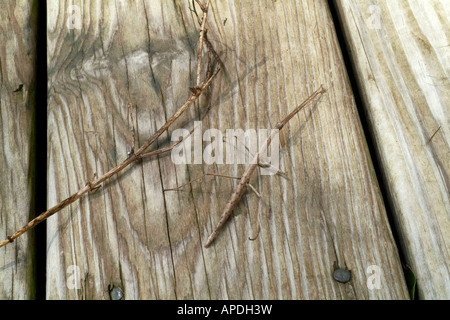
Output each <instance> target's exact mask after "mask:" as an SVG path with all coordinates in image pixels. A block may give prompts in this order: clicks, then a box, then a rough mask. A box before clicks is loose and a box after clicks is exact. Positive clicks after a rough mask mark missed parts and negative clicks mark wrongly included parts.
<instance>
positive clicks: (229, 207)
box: [205, 86, 325, 248]
mask: <svg viewBox="0 0 450 320" xmlns="http://www.w3.org/2000/svg"><path fill="white" fill-rule="evenodd" d="M324 92H325V89H324V88H323V87H322V86H321V87H320V88H319V89H318V90H317V91H315V92H314V93H313V94H312V95H311V96H309V98H308V99H306V100H305V101H304V102H303V103H302V104H301V105H299V106H298V107H297V108H295V110H293V111H292V112H291V113H290V114H289V115H288V116H286V117H285V118H284V119H283V120H282V121H280V122H279V123H278V124H277V125H276V126H275V129H278V130H281V129H282V128H283V127H284V126H285V125H286V123H288V122H289V120H291V119H292V118H293V117H294V116H295V115H296V114H297V113H298V112H299V111H300V110H301V109H302V108H304V107H305V106H306V105H307V104H308V103H310V102H311V101H312V100H314V99H315V98H316V97H317V96H319V95H321V94H322V93H324ZM277 134H278V132H276V131H272V133H271V134H270V135H269V137H268V138H267V139H266V141H265V142H264V143H263V144H262V146H261V148H260V150H259V151H258V153H257V154H256V155H255V158H254V159H253V161H252V162H251V164H250V165H249V166H248V168H247V169H246V170H245V172H244V174H243V175H242V177H241V179H240V180H239V184H238V186H237V187H236V189H235V190H234V192H233V194H232V195H231V197H230V199H229V200H228V202H227V204H226V206H225V209H224V211H223V213H222V216H221V217H220V220H219V222H218V224H217V226H216V228H215V229H214V231H213V232H212V233H211V235H210V236H209V238H208V240H207V241H206V244H205V248H208V247H209V246H210V245H211V244H212V242H213V241H214V239H215V238H216V237H217V235H218V234H219V231H220V230H221V229H222V227H223V226H224V225H225V223H226V222H227V220H228V218H229V217H230V216H231V214H232V213H233V210H234V208H235V207H236V205H237V204H238V202H239V201H240V200H241V198H242V195H243V194H244V192H245V187H246V186H247V185H248V184H249V181H250V178H251V176H252V174H253V172H254V171H255V169H256V168H257V167H258V163H259V157H260V155H261V154H263V152H265V151H266V149H267V148H268V147H269V145H270V143H271V141H272V139H273V138H274V137H275V136H276V135H277Z"/></svg>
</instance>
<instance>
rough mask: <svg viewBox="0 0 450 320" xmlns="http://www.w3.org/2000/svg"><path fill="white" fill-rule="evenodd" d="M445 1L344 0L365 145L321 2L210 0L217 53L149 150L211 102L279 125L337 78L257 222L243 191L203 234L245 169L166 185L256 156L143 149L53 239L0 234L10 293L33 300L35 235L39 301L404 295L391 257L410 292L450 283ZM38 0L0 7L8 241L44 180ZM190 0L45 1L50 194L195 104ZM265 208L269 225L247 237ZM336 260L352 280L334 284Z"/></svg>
mask: <svg viewBox="0 0 450 320" xmlns="http://www.w3.org/2000/svg"><path fill="white" fill-rule="evenodd" d="M446 2H448V1H430V3H431V4H428V3H427V4H421V5H419V4H417V3H416V2H413V1H410V2H408V1H402V2H401V4H398V5H397V6H394V7H392V8H391V7H390V6H392V4H390V2H386V1H372V2H371V5H372V7H371V8H366V7H365V6H366V4H365V1H358V0H352V1H342V2H339V1H336V7H337V8H338V9H339V10H338V13H339V16H340V19H341V22H342V24H343V26H344V31H345V34H346V41H347V44H348V48H349V50H350V56H351V57H352V62H353V64H354V68H353V69H354V70H355V77H356V79H357V80H358V85H359V87H358V89H359V90H360V93H361V96H362V97H363V106H361V107H363V108H364V110H365V114H364V116H366V117H367V119H368V123H369V125H370V130H371V132H372V133H373V136H374V141H375V143H376V145H375V146H374V148H373V149H374V150H375V151H376V153H374V154H371V153H370V152H369V147H368V145H367V142H366V138H365V136H364V130H363V128H362V125H361V121H360V118H359V117H360V114H359V113H358V108H357V105H356V103H355V99H354V95H353V92H352V88H351V86H350V80H349V76H348V72H351V71H350V70H348V69H347V67H346V66H345V64H344V59H343V55H342V52H341V45H344V44H340V43H339V41H338V38H337V35H336V30H335V26H334V22H333V17H332V15H331V13H330V7H329V3H328V2H327V1H317V0H309V1H288V0H286V1H284V0H283V1H281V0H278V1H269V0H267V1H263V0H261V1H248V2H246V1H239V2H238V1H236V2H235V1H225V0H224V1H222V0H220V1H219V0H218V1H211V7H210V8H209V12H208V20H207V28H208V39H210V41H211V43H212V45H213V46H214V47H215V50H216V51H217V53H218V54H219V56H220V57H221V59H222V61H223V64H224V67H225V69H224V70H222V72H221V73H219V74H218V76H217V77H216V78H215V79H214V81H213V83H212V86H211V88H210V89H208V92H206V93H205V94H204V95H202V96H201V97H200V99H199V101H198V102H196V103H195V105H193V106H192V107H191V108H190V109H189V110H188V111H187V112H186V113H185V114H184V115H183V116H182V117H181V118H180V119H178V120H177V121H176V122H175V124H174V125H173V126H171V127H170V130H169V132H168V133H165V134H163V135H162V136H161V137H160V138H159V139H158V141H157V144H156V145H155V146H154V149H156V148H161V147H164V146H167V145H169V144H170V139H171V133H172V132H173V130H175V129H177V128H187V129H189V130H190V129H191V128H192V127H193V122H194V121H198V120H199V119H200V118H201V116H202V114H204V112H205V111H206V110H208V109H209V108H210V110H209V112H208V113H207V115H206V117H205V118H204V119H203V121H202V129H203V132H204V131H205V130H207V129H210V128H214V129H217V130H218V131H219V132H222V133H224V134H225V132H226V130H227V129H242V130H247V129H270V128H273V126H274V125H275V124H276V123H277V122H278V121H279V120H280V119H282V118H283V117H284V116H286V115H287V114H288V113H289V112H290V111H291V110H293V109H294V108H295V107H296V106H298V105H299V104H300V103H302V102H303V100H305V99H306V98H307V97H308V96H309V95H310V94H311V93H312V92H313V91H315V90H316V89H317V88H319V87H320V86H321V85H323V87H324V88H326V90H327V91H326V93H325V94H324V95H323V96H322V97H321V98H320V99H319V100H318V101H317V102H315V103H312V104H310V105H309V106H308V107H306V108H305V109H304V110H302V111H301V112H300V113H299V114H298V115H297V116H296V117H294V118H293V119H292V120H291V121H290V122H289V124H288V125H287V127H286V128H284V129H283V131H282V133H281V135H280V136H281V139H280V147H281V149H280V167H281V170H283V171H284V172H285V175H284V176H281V175H274V176H265V175H261V174H255V175H254V176H253V178H252V179H251V181H250V182H251V184H252V185H253V186H254V187H255V188H256V189H257V190H258V192H259V193H260V194H261V199H262V206H261V217H260V219H258V218H257V213H258V198H257V197H256V196H255V194H254V193H253V192H251V191H249V192H247V193H246V194H245V196H244V197H243V199H242V201H241V202H240V203H239V204H238V206H237V207H236V209H235V210H234V215H233V217H232V219H231V220H230V221H228V223H227V224H226V225H225V228H224V229H223V230H222V231H221V233H220V234H219V236H218V238H217V239H216V241H215V242H214V243H213V245H212V246H211V247H209V248H204V244H205V242H206V239H207V238H208V236H209V234H210V233H211V232H212V231H213V230H214V227H215V225H216V224H217V222H218V221H219V218H220V215H221V213H222V211H223V208H224V207H225V205H226V203H227V201H228V198H229V197H230V195H231V194H232V192H233V190H234V189H235V187H236V185H237V181H235V180H233V179H226V178H220V177H205V178H204V179H203V180H202V181H201V182H193V183H191V184H188V185H186V186H185V187H183V188H181V189H179V190H171V191H168V190H165V189H170V188H174V187H177V186H181V185H183V184H186V183H187V182H188V181H190V180H192V179H195V178H198V177H200V176H201V175H202V174H204V173H217V174H221V175H228V176H240V175H242V173H243V172H244V170H245V168H246V165H240V164H211V165H208V164H206V163H205V162H201V163H198V164H186V165H175V164H174V162H173V161H172V159H171V157H170V154H165V155H159V156H157V157H153V158H148V159H144V160H141V161H140V162H136V163H134V164H133V165H131V166H130V167H129V168H127V169H125V170H124V171H123V172H120V173H119V174H118V175H116V176H114V177H113V178H111V179H109V180H108V181H107V182H106V183H105V184H104V185H103V186H102V188H101V189H99V190H97V191H96V192H91V193H89V194H88V195H87V196H85V197H82V198H81V199H80V200H78V201H76V202H74V203H73V204H71V205H70V206H68V207H67V208H66V209H63V210H62V211H61V212H59V213H57V214H56V215H54V216H53V217H51V218H49V220H48V222H47V243H46V244H42V243H34V242H33V238H32V237H31V236H29V234H28V233H26V234H25V235H23V236H22V237H20V238H18V239H16V240H15V241H14V242H13V243H12V244H8V245H6V246H5V247H2V248H0V279H1V280H2V281H1V283H2V285H1V288H2V289H1V291H0V298H1V299H32V298H34V296H35V290H36V288H35V286H34V281H33V277H34V276H36V275H35V274H33V272H32V271H33V269H32V266H33V261H34V260H35V256H34V252H35V248H36V247H37V246H43V245H45V250H44V251H45V252H46V255H47V256H46V259H47V276H46V280H47V283H46V298H47V299H110V298H111V295H110V289H111V288H112V287H116V288H120V289H121V290H122V291H123V294H124V297H123V298H124V299H409V292H408V289H407V285H406V281H405V276H404V271H403V262H402V261H401V259H400V256H404V257H405V259H406V261H405V262H406V263H407V264H408V265H409V266H410V268H411V269H412V271H413V272H414V274H415V276H416V278H417V284H418V285H417V287H418V289H419V298H423V299H448V298H450V293H449V291H448V290H449V289H448V288H450V286H449V285H448V284H449V273H448V268H449V261H450V259H448V251H449V250H448V246H449V242H450V238H449V230H450V229H449V215H450V204H449V196H448V184H449V183H448V182H449V181H448V172H449V161H448V156H449V141H450V139H449V124H450V123H449V117H448V108H449V101H450V99H449V97H448V94H449V92H448V63H449V60H448V31H447V30H448V24H449V21H448V18H447V17H448V15H446V14H443V13H442V12H443V11H444V9H443V8H447V7H449V6H448V5H446ZM32 3H33V1H31V0H30V1H22V3H21V6H23V8H22V7H20V5H16V8H14V6H15V5H14V4H13V2H12V1H11V3H9V2H8V5H7V6H5V7H2V8H1V9H0V17H1V19H0V28H1V33H0V37H5V35H4V34H5V32H4V30H10V32H12V34H13V35H16V37H12V36H8V37H5V39H7V40H8V41H10V42H11V45H10V46H8V50H10V51H7V50H3V51H2V50H0V62H1V63H0V75H1V88H0V90H1V97H0V99H1V113H0V117H1V118H0V119H1V121H0V126H1V127H0V128H1V129H0V134H1V135H0V140H1V141H2V146H3V147H2V148H0V156H1V157H2V158H1V159H2V163H5V164H6V165H5V166H3V165H2V166H1V167H0V170H1V171H0V172H1V178H0V179H1V182H2V183H0V192H1V198H0V201H1V202H0V240H1V239H4V238H6V237H7V236H8V235H10V234H11V233H13V232H14V231H15V230H16V229H18V228H20V227H22V226H23V225H25V224H26V223H27V222H28V221H29V219H30V210H31V208H32V204H31V200H32V198H33V194H36V193H37V192H38V191H39V190H32V188H31V187H30V186H31V185H32V184H30V179H31V180H32V179H33V171H32V169H30V168H32V165H30V161H32V160H33V156H32V154H33V152H32V151H31V148H33V147H34V146H33V145H32V144H30V143H29V141H30V132H31V130H32V128H33V112H34V107H33V101H32V100H29V103H28V104H25V103H24V102H23V101H28V100H26V99H32V98H30V96H29V94H28V96H27V95H25V94H26V93H28V92H30V91H31V90H33V81H32V80H33V71H32V70H30V69H32V67H28V68H27V65H26V64H25V65H24V64H20V65H18V64H17V63H15V61H16V60H17V59H18V58H17V57H21V56H23V55H24V52H26V53H27V54H28V56H29V55H30V54H31V56H32V54H33V48H34V46H35V43H34V42H33V41H32V40H30V37H29V36H27V34H26V32H29V30H30V28H33V24H32V21H33V20H32V14H31V12H32V10H31V8H32ZM386 3H389V6H388V5H387V4H386ZM399 3H400V2H399ZM72 4H73V5H75V6H76V7H74V8H70V9H71V10H69V6H70V5H72ZM192 6H193V4H192V2H191V1H174V2H169V1H154V0H151V1H140V2H136V1H122V2H115V1H110V3H109V1H103V2H102V1H91V2H90V3H89V5H83V3H82V2H81V1H79V2H78V1H54V2H53V1H52V2H49V3H48V4H47V18H48V31H47V42H48V66H47V70H48V72H47V73H48V83H49V84H48V117H47V125H48V132H47V136H48V149H47V161H48V166H47V177H48V178H47V179H48V183H47V192H46V194H47V197H48V198H47V202H48V207H51V206H53V205H55V204H57V203H58V202H60V201H62V200H64V199H65V198H67V197H68V196H70V195H71V194H73V193H74V192H77V191H78V190H79V189H80V188H82V187H84V186H85V185H86V183H87V182H88V181H90V180H92V179H93V177H94V176H100V175H102V174H104V173H105V172H106V171H108V170H109V169H111V168H113V167H115V166H116V165H117V164H119V163H121V162H122V161H123V160H125V159H126V158H127V157H128V153H129V151H130V150H131V149H132V148H133V147H136V145H141V144H142V143H144V142H145V141H146V140H147V139H148V137H149V136H151V135H152V134H153V133H154V132H155V131H157V130H158V128H160V127H161V126H162V125H163V124H164V123H165V122H166V120H167V119H168V118H169V117H170V116H171V115H172V114H173V113H174V112H175V111H176V110H177V109H178V108H179V107H180V105H182V104H183V103H184V101H185V100H186V98H187V97H188V96H189V94H190V91H189V88H190V87H193V86H194V85H195V75H196V68H197V65H196V59H197V40H198V34H199V33H198V30H199V26H198V23H197V17H196V15H195V14H194V12H193V11H192ZM195 6H196V10H197V11H198V12H199V13H200V9H199V7H198V5H195ZM73 9H75V11H74V10H73ZM78 9H79V11H78ZM78 13H79V16H77V15H78ZM378 14H381V16H380V17H381V20H380V21H378V20H377V17H378V16H377V15H378ZM433 14H434V15H436V17H439V19H434V17H435V16H433ZM439 14H442V16H439ZM397 16H398V17H401V19H399V20H398V21H397V20H396V19H394V18H393V17H397ZM78 17H79V18H80V21H79V24H78V21H77V18H78ZM378 22H380V23H378ZM397 23H401V24H402V25H399V24H397ZM432 23H434V24H435V26H436V28H437V30H440V32H442V34H441V36H435V33H434V30H435V29H433V28H431V26H430V24H432ZM368 24H369V25H370V26H369V27H368ZM446 32H447V33H446ZM410 37H412V38H410ZM0 39H1V38H0ZM399 39H400V40H399ZM411 39H415V40H414V41H410V40H411ZM2 40H3V39H2ZM4 41H6V40H4ZM27 41H28V42H27ZM400 43H405V47H401V46H400V45H399V44H400ZM425 44H426V45H427V46H425ZM427 48H428V49H427ZM30 52H31V53H30ZM15 59H16V60H15ZM408 59H416V60H408ZM408 61H409V63H408ZM411 61H413V62H417V64H415V63H412V62H411ZM21 68H23V69H24V70H25V71H26V72H25V71H24V70H22V69H21ZM27 72H28V73H27ZM14 73H16V74H14ZM27 79H28V80H27ZM427 79H428V80H429V81H428V80H427ZM27 81H28V82H27ZM427 81H428V82H427ZM18 83H23V88H22V89H21V90H20V91H15V90H16V89H17V84H18ZM19 93H20V98H21V99H23V100H18V99H19V98H18V94H19ZM22 95H24V97H25V98H22ZM129 103H131V105H132V109H131V110H132V112H133V122H131V121H132V120H131V117H130V109H129V107H128V104H129ZM27 106H30V107H29V109H28V108H27ZM18 119H20V123H19V122H18V121H17V120H18ZM132 127H134V128H135V130H136V141H134V140H133V134H132ZM227 143H228V142H227V141H225V142H224V144H225V145H226V144H227ZM205 145H206V144H204V145H203V147H205ZM30 154H31V156H30ZM20 155H22V156H20ZM375 160H377V161H379V163H380V167H381V168H382V173H383V176H380V177H377V175H376V174H375V170H374V167H373V161H375ZM37 170H39V168H38V169H37ZM381 179H383V181H385V184H386V185H387V194H388V199H383V197H382V193H381V190H380V186H379V181H381ZM18 190H20V191H19V192H18ZM19 194H20V197H19V196H18V195H19ZM25 195H26V196H25ZM408 196H409V198H408ZM385 200H387V201H388V202H386V203H385ZM387 208H388V209H389V208H392V212H388V210H387ZM32 214H34V213H32ZM388 214H390V215H392V216H393V217H394V218H393V219H392V220H393V221H394V222H395V223H394V224H393V225H392V226H391V225H390V223H389V219H388ZM258 223H259V226H260V230H261V231H260V234H259V236H258V237H257V238H256V240H255V241H250V240H248V238H249V236H252V235H253V234H254V233H255V230H256V228H257V226H258ZM37 228H39V226H38V227H37ZM393 228H395V231H396V233H397V234H399V235H400V242H399V243H396V241H395V240H394V237H393ZM337 267H339V268H342V269H348V270H350V272H351V280H350V281H348V282H346V283H341V282H338V281H336V280H335V279H334V277H333V271H334V270H335V268H337Z"/></svg>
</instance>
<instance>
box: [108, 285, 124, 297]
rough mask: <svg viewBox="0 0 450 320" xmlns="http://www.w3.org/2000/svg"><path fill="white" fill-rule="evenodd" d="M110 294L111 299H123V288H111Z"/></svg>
mask: <svg viewBox="0 0 450 320" xmlns="http://www.w3.org/2000/svg"><path fill="white" fill-rule="evenodd" d="M109 295H110V297H111V300H122V298H123V290H122V289H121V288H119V287H113V288H112V289H110V290H109Z"/></svg>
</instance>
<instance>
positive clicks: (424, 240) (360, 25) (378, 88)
mask: <svg viewBox="0 0 450 320" xmlns="http://www.w3.org/2000/svg"><path fill="white" fill-rule="evenodd" d="M336 3H337V5H338V8H339V12H340V16H341V18H342V21H343V26H344V29H345V32H346V35H347V39H348V46H349V48H350V51H351V55H352V58H353V63H354V65H355V70H356V75H357V79H358V83H359V86H360V89H361V92H362V97H363V100H364V107H365V108H366V113H367V116H368V119H369V122H370V125H371V129H372V131H373V135H374V137H375V142H376V148H377V151H378V153H379V157H380V160H381V164H382V168H383V172H384V175H385V180H386V184H387V186H388V188H389V196H390V201H391V202H392V204H393V209H394V212H393V214H394V217H395V221H396V226H397V229H398V233H399V236H400V239H401V243H402V247H403V251H404V252H405V258H406V259H407V262H408V264H409V265H410V267H411V268H412V270H413V272H414V273H415V274H416V277H417V283H418V291H419V297H420V298H423V299H449V298H450V197H449V194H450V193H449V182H450V180H449V174H450V161H449V159H450V145H449V142H450V116H449V115H450V90H449V88H450V82H449V71H450V60H449V54H450V47H449V39H450V20H449V16H450V15H449V14H450V11H449V8H450V1H448V0H429V1H412V0H411V1H407V0H397V1H386V0H384V1H381V0H380V1H370V2H367V1H363V0H351V1H337V2H336Z"/></svg>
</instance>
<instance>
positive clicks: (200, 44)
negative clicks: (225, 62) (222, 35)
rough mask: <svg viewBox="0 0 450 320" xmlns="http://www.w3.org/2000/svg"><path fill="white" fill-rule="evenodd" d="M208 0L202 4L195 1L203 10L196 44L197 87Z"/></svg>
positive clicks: (199, 77) (200, 70)
mask: <svg viewBox="0 0 450 320" xmlns="http://www.w3.org/2000/svg"><path fill="white" fill-rule="evenodd" d="M209 1H210V0H208V1H207V2H206V5H205V6H203V5H202V4H201V3H200V2H199V1H197V3H198V4H199V5H200V8H201V9H202V11H203V17H202V25H201V26H200V37H199V39H198V46H197V82H196V83H197V87H199V86H200V79H201V76H200V74H201V72H202V64H201V61H202V54H203V39H204V37H205V32H206V31H205V30H206V29H205V26H206V18H207V17H208V8H209Z"/></svg>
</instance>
